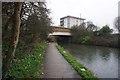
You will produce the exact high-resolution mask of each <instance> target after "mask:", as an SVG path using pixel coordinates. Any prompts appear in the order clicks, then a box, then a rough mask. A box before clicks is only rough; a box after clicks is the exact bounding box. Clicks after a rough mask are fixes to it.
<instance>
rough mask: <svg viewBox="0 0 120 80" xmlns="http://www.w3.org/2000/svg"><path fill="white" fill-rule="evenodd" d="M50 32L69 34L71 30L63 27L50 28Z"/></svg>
mask: <svg viewBox="0 0 120 80" xmlns="http://www.w3.org/2000/svg"><path fill="white" fill-rule="evenodd" d="M52 32H69V33H70V32H71V29H69V28H64V27H52Z"/></svg>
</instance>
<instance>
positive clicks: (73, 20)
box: [60, 16, 85, 28]
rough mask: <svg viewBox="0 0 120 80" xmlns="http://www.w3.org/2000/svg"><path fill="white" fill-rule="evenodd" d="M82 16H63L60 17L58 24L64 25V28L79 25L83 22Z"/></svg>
mask: <svg viewBox="0 0 120 80" xmlns="http://www.w3.org/2000/svg"><path fill="white" fill-rule="evenodd" d="M84 20H85V19H83V18H78V17H73V16H65V17H62V18H60V26H64V27H65V28H72V26H75V25H77V26H79V25H80V24H82V23H84Z"/></svg>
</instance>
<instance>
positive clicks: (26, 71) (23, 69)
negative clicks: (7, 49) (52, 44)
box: [7, 42, 47, 78]
mask: <svg viewBox="0 0 120 80" xmlns="http://www.w3.org/2000/svg"><path fill="white" fill-rule="evenodd" d="M46 47H47V45H46V43H45V42H41V43H39V44H37V46H36V50H35V51H34V53H33V54H31V55H30V54H24V55H23V56H22V57H21V58H20V59H14V60H13V61H12V67H11V69H10V70H9V72H8V74H7V76H8V77H15V78H40V74H41V65H42V63H43V58H44V51H45V48H46Z"/></svg>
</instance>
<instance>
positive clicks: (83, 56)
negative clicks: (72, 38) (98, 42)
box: [63, 44, 118, 78]
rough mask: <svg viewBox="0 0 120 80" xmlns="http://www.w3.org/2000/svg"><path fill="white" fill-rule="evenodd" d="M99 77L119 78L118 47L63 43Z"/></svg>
mask: <svg viewBox="0 0 120 80" xmlns="http://www.w3.org/2000/svg"><path fill="white" fill-rule="evenodd" d="M63 46H64V47H65V48H66V49H67V50H68V51H69V52H70V53H71V54H72V55H73V56H74V57H75V58H76V59H77V60H78V61H79V62H80V63H82V64H84V65H85V66H86V67H87V68H89V69H90V70H91V71H93V72H94V74H95V75H96V76H97V77H99V78H118V49H114V48H108V47H98V46H85V45H76V44H64V45H63Z"/></svg>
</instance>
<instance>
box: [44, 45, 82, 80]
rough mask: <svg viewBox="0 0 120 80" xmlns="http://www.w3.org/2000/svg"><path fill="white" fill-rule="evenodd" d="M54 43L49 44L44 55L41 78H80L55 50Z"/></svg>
mask: <svg viewBox="0 0 120 80" xmlns="http://www.w3.org/2000/svg"><path fill="white" fill-rule="evenodd" d="M55 45H56V43H49V46H48V48H47V51H46V54H45V61H44V65H43V70H42V71H43V75H42V78H74V79H75V78H76V79H79V80H80V78H81V77H80V76H79V75H78V73H77V72H76V71H75V70H74V69H73V67H72V66H71V65H70V64H69V63H68V62H67V61H66V60H65V59H64V57H63V56H62V55H61V54H60V53H59V51H58V50H57V48H56V46H55Z"/></svg>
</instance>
